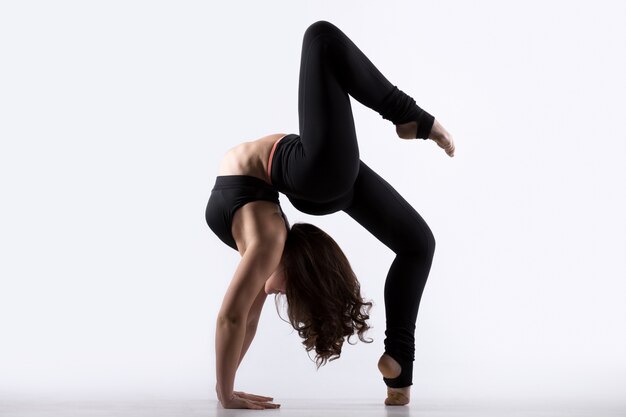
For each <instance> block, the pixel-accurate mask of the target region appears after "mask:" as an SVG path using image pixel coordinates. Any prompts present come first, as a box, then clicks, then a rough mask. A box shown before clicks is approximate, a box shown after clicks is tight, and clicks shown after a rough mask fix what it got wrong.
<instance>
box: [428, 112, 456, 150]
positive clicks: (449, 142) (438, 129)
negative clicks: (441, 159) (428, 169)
mask: <svg viewBox="0 0 626 417" xmlns="http://www.w3.org/2000/svg"><path fill="white" fill-rule="evenodd" d="M428 139H432V140H433V141H435V143H436V144H437V145H439V147H440V148H442V149H443V150H444V151H446V153H447V154H448V156H450V157H453V156H454V139H452V135H451V134H450V133H449V132H448V131H447V130H446V129H445V128H444V127H443V126H441V123H439V121H438V120H437V119H435V123H433V128H432V129H431V130H430V135H428Z"/></svg>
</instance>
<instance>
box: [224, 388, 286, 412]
mask: <svg viewBox="0 0 626 417" xmlns="http://www.w3.org/2000/svg"><path fill="white" fill-rule="evenodd" d="M272 400H274V398H272V397H265V396H263V395H255V394H248V393H245V392H242V391H234V392H233V395H232V397H231V398H230V399H227V400H220V403H221V404H222V407H224V408H249V409H252V410H264V409H266V408H279V407H280V404H274V403H271V402H269V401H272Z"/></svg>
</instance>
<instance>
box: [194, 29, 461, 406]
mask: <svg viewBox="0 0 626 417" xmlns="http://www.w3.org/2000/svg"><path fill="white" fill-rule="evenodd" d="M349 96H352V97H354V98H355V99H356V100H358V101H359V102H360V103H362V104H364V105H365V106H367V107H369V108H371V109H373V110H375V111H377V112H378V113H379V114H380V115H381V116H382V118H383V119H386V120H389V121H391V122H392V123H393V124H394V125H395V127H396V133H397V135H398V136H399V137H400V138H402V139H415V138H422V139H432V140H433V141H434V142H435V143H437V144H438V145H439V146H440V147H441V148H443V149H444V150H445V151H446V153H447V154H448V155H449V156H454V143H453V139H452V136H451V135H450V134H449V133H448V132H447V131H446V130H445V129H444V128H443V127H442V126H441V125H440V124H439V122H438V121H437V120H435V119H434V117H433V116H431V115H430V114H429V113H427V112H426V111H424V110H423V109H421V108H420V107H419V106H417V104H416V103H415V100H413V99H412V98H411V97H410V96H408V95H407V94H405V93H404V92H403V91H401V90H400V89H398V88H397V87H396V86H394V85H392V84H391V83H390V82H389V81H388V80H387V79H386V78H385V77H384V76H383V74H381V73H380V71H379V70H378V69H377V68H376V67H375V66H374V64H372V62H370V60H369V59H368V58H367V57H366V56H365V55H364V54H363V52H361V50H360V49H359V48H358V47H357V46H356V45H355V44H354V43H353V42H352V41H351V40H350V39H349V38H348V37H347V36H346V35H345V34H344V33H343V32H342V31H341V30H340V29H338V28H337V27H336V26H334V25H333V24H332V23H329V22H327V21H318V22H315V23H313V24H312V25H310V26H309V27H308V28H307V30H306V32H305V34H304V40H303V44H302V56H301V64H300V79H299V91H298V112H299V128H300V134H299V135H297V134H286V133H276V134H272V135H268V136H264V137H262V138H260V139H258V140H254V141H251V142H245V143H242V144H240V145H238V146H236V147H234V148H232V149H231V150H229V151H228V152H227V153H226V155H225V156H224V158H223V160H222V163H221V165H220V167H219V173H218V176H217V178H216V181H215V186H214V188H213V190H212V192H211V196H210V198H209V202H208V204H207V208H206V220H207V223H208V225H209V226H210V228H211V229H212V230H213V231H214V232H215V233H216V234H217V236H219V238H220V239H221V240H222V241H224V243H226V244H227V245H229V246H231V247H232V248H233V249H235V250H237V251H239V253H240V255H241V260H240V262H239V265H238V267H237V269H236V271H235V274H234V276H233V278H232V281H231V283H230V285H229V287H228V290H227V292H226V294H225V296H224V300H223V303H222V306H221V308H220V311H219V314H218V318H217V324H216V340H215V343H216V346H215V347H216V356H217V358H216V376H217V384H216V392H217V397H218V399H219V401H220V403H221V404H222V406H223V407H224V408H252V409H264V408H276V407H279V404H274V403H272V402H271V401H272V398H270V397H265V396H259V395H253V394H247V393H244V392H239V391H235V388H234V380H235V374H236V371H237V368H238V366H239V364H240V362H241V360H242V359H243V357H244V355H245V353H246V351H247V350H248V347H249V346H250V343H251V342H252V339H253V338H254V335H255V332H256V326H257V323H258V321H259V316H260V314H261V310H262V307H263V303H264V301H265V299H266V297H267V295H268V294H276V293H281V294H285V296H286V298H287V304H288V315H289V320H290V322H291V324H292V326H293V327H294V328H295V329H296V330H298V333H299V335H300V336H301V337H302V338H303V339H304V341H303V344H304V345H305V347H306V349H307V351H310V350H315V352H316V362H317V365H318V367H319V366H321V365H323V364H325V363H326V362H327V361H328V360H333V359H337V358H338V357H339V355H340V353H341V346H342V344H343V342H344V339H345V338H346V337H348V339H349V336H351V335H353V334H355V333H356V334H357V335H358V337H359V339H360V340H362V341H364V342H367V341H366V340H364V339H363V334H364V333H365V331H367V330H368V328H369V327H368V325H367V323H366V320H367V319H368V318H369V316H368V311H369V308H370V307H371V305H372V304H371V303H366V302H364V301H363V299H362V298H361V295H360V286H359V282H358V280H357V279H356V277H355V276H354V273H353V271H352V269H351V268H350V264H349V262H348V260H347V259H346V257H345V255H344V254H343V252H342V251H341V249H340V248H339V247H338V246H337V244H336V243H335V242H334V241H333V240H332V238H330V236H328V235H327V234H326V233H324V232H323V231H322V230H320V229H319V228H317V227H315V226H313V225H310V224H295V225H293V226H292V227H290V225H289V223H288V221H287V218H286V217H285V215H284V213H283V212H282V209H281V207H280V205H279V200H278V192H281V193H283V194H285V195H286V196H287V197H288V198H289V201H290V202H291V203H292V204H293V206H294V207H296V208H297V209H298V210H300V211H302V212H304V213H308V214H314V215H323V214H330V213H334V212H337V211H339V210H343V211H345V212H346V213H348V215H350V216H351V217H352V218H354V219H355V220H356V221H357V222H359V223H360V224H361V225H363V227H365V228H366V229H367V230H368V231H370V232H371V233H372V234H373V235H374V236H375V237H376V238H378V239H379V240H380V241H381V242H382V243H384V244H385V245H386V246H388V247H389V248H390V249H391V250H393V251H394V252H395V254H396V258H395V260H394V261H393V263H392V265H391V268H390V269H389V273H388V275H387V278H386V281H385V289H384V297H385V313H386V326H387V328H386V331H385V336H386V338H385V341H384V344H385V352H384V353H383V355H382V356H381V358H380V359H379V362H378V368H379V370H380V372H381V373H382V376H383V381H384V383H385V384H386V385H387V399H386V400H385V404H387V405H404V404H408V402H409V393H410V386H411V385H412V376H413V375H412V374H413V361H414V353H415V338H414V333H415V322H416V319H417V311H418V307H419V303H420V299H421V296H422V292H423V289H424V285H425V284H426V280H427V277H428V274H429V271H430V266H431V262H432V257H433V252H434V248H435V240H434V238H433V235H432V233H431V231H430V229H429V227H428V225H427V224H426V223H425V222H424V220H423V219H422V217H421V216H420V215H419V214H418V213H417V212H416V211H415V210H414V209H413V208H412V207H411V206H410V205H409V203H407V202H406V200H404V198H402V196H400V195H399V194H398V193H397V192H396V191H395V190H394V189H393V188H392V187H391V185H389V184H388V183H387V182H386V181H385V180H383V179H382V178H381V177H380V176H378V175H377V174H376V173H375V172H374V171H372V170H371V169H370V168H369V167H368V166H367V165H365V163H363V162H362V161H361V160H360V159H359V148H358V143H357V138H356V134H355V130H354V121H353V118H352V110H351V107H350V100H349Z"/></svg>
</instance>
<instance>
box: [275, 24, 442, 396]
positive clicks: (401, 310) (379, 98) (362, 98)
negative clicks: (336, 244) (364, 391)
mask: <svg viewBox="0 0 626 417" xmlns="http://www.w3.org/2000/svg"><path fill="white" fill-rule="evenodd" d="M348 95H350V96H352V97H354V98H355V99H356V100H358V101H359V102H360V103H362V104H363V105H365V106H367V107H369V108H371V109H373V110H375V111H377V112H378V113H379V114H380V115H381V116H382V117H383V118H384V119H386V120H390V121H392V122H393V123H401V122H402V123H404V122H405V121H406V120H416V121H417V122H418V137H423V138H425V137H427V136H428V133H429V132H430V129H431V127H432V123H433V118H432V116H430V115H429V114H428V113H426V112H425V111H423V110H422V109H420V108H419V107H418V106H417V104H416V103H415V100H413V99H412V98H411V97H410V96H408V95H406V94H405V93H404V92H402V91H401V90H399V89H398V88H397V87H396V86H394V85H392V84H391V83H390V82H389V81H388V80H387V79H386V78H385V77H384V76H383V74H381V73H380V71H379V70H378V69H377V68H376V67H375V66H374V64H372V62H371V61H370V60H369V59H368V58H367V57H366V56H365V55H364V54H363V52H361V50H360V49H359V48H358V47H357V46H356V45H355V44H354V43H353V42H352V41H351V40H350V39H349V38H348V37H347V36H346V35H345V34H344V33H343V32H342V31H341V30H339V29H338V28H337V27H336V26H334V25H333V24H331V23H329V22H326V21H318V22H316V23H313V24H312V25H311V26H310V27H309V28H308V29H307V30H306V32H305V34H304V40H303V44H302V58H301V66H300V80H299V91H298V112H299V118H300V120H299V122H300V137H301V143H302V145H301V146H302V149H301V150H300V152H294V155H291V156H292V157H293V158H295V160H294V161H291V162H290V163H289V171H288V174H289V175H290V176H291V177H292V178H291V180H292V181H293V184H295V186H294V187H295V188H294V190H293V191H294V193H292V195H290V194H289V193H286V194H287V196H288V197H289V199H290V201H292V203H294V206H295V207H296V208H298V209H300V210H302V211H304V212H307V213H311V214H326V213H330V212H333V211H337V210H344V211H345V212H346V213H348V215H350V216H351V217H352V218H353V219H355V220H356V221H357V222H359V223H360V224H361V225H362V226H363V227H365V228H366V229H367V230H368V231H369V232H370V233H372V234H373V235H374V236H375V237H376V238H378V239H379V240H380V241H381V242H382V243H384V244H385V245H386V246H387V247H388V248H389V249H391V250H392V251H393V252H395V254H396V257H395V260H394V261H393V263H392V264H391V268H390V269H389V273H388V274H387V278H386V281H385V313H386V326H387V329H386V332H385V335H386V338H385V342H384V343H385V352H386V353H387V354H389V355H390V356H391V357H393V358H394V359H395V360H397V361H398V362H399V363H400V365H401V366H402V373H401V374H400V376H398V377H397V378H393V379H387V378H383V380H384V382H385V383H386V384H387V386H390V387H396V388H397V387H406V386H409V385H412V378H413V361H414V359H415V336H414V335H415V322H416V320H417V312H418V308H419V304H420V299H421V296H422V292H423V290H424V286H425V284H426V280H427V278H428V274H429V271H430V266H431V263H432V258H433V253H434V249H435V239H434V237H433V234H432V232H431V230H430V228H429V227H428V225H427V224H426V222H425V221H424V219H422V217H421V216H420V215H419V214H418V213H417V212H416V211H415V210H414V209H413V207H411V205H410V204H409V203H408V202H407V201H406V200H405V199H404V198H402V196H401V195H400V194H398V192H397V191H396V190H394V188H393V187H392V186H391V185H389V183H387V182H386V181H385V180H384V179H382V178H381V177H380V176H379V175H378V174H376V173H375V172H374V171H373V170H372V169H370V168H369V167H368V166H367V165H365V164H364V163H363V162H362V161H361V160H360V159H359V147H358V142H357V138H356V133H355V130H354V120H353V118H352V109H351V107H350V100H349V97H348ZM394 134H395V132H394Z"/></svg>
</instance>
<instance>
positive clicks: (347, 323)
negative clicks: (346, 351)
mask: <svg viewBox="0 0 626 417" xmlns="http://www.w3.org/2000/svg"><path fill="white" fill-rule="evenodd" d="M282 267H283V273H284V276H285V282H286V288H285V296H286V298H287V314H288V317H289V321H288V323H290V324H291V326H293V328H294V329H295V330H297V331H298V334H299V335H300V337H301V338H303V339H304V341H303V342H302V344H303V345H304V346H305V348H306V351H307V352H310V351H311V350H315V353H316V355H315V363H316V365H317V368H318V369H319V368H320V367H321V366H322V365H325V364H326V363H327V362H328V361H333V360H335V359H338V358H339V357H340V356H341V347H342V346H343V342H344V338H345V337H346V336H347V337H348V339H347V340H348V343H349V344H353V343H350V337H351V336H353V335H354V334H355V333H356V334H357V335H358V338H359V340H361V341H362V342H365V343H372V342H373V339H369V340H365V339H364V333H365V332H366V331H367V330H369V329H370V326H369V325H368V324H367V322H366V320H367V319H369V318H370V316H369V310H370V309H371V307H372V302H371V301H370V302H364V301H363V298H362V297H361V285H360V284H359V281H358V279H357V277H356V275H355V274H354V271H353V270H352V267H351V266H350V262H348V259H347V258H346V255H345V254H344V253H343V251H342V250H341V248H340V247H339V245H338V244H337V242H335V241H334V240H333V238H331V237H330V236H329V235H328V234H326V232H324V231H323V230H321V229H320V228H318V227H316V226H314V225H312V224H308V223H296V224H294V225H293V226H292V227H291V229H290V231H289V234H288V236H287V241H286V242H285V248H284V251H283V255H282ZM277 309H278V305H277ZM279 316H280V312H279ZM281 318H282V317H281ZM285 321H286V320H285ZM354 344H356V341H355V343H354Z"/></svg>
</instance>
